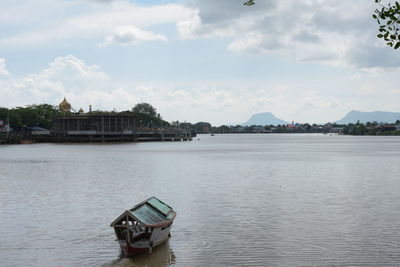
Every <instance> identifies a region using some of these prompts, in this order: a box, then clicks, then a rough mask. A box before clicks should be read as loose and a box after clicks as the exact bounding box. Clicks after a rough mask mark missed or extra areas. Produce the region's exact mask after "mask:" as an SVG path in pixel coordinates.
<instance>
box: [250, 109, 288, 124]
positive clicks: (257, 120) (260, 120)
mask: <svg viewBox="0 0 400 267" xmlns="http://www.w3.org/2000/svg"><path fill="white" fill-rule="evenodd" d="M279 124H281V125H282V124H287V122H286V121H284V120H281V119H278V118H277V117H275V116H274V114H272V113H271V112H264V113H257V114H254V115H253V116H251V118H250V119H249V120H248V121H247V122H245V123H243V126H251V125H279Z"/></svg>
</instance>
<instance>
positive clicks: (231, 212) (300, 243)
mask: <svg viewBox="0 0 400 267" xmlns="http://www.w3.org/2000/svg"><path fill="white" fill-rule="evenodd" d="M199 137H200V141H197V139H196V140H195V141H193V142H153V143H126V144H31V145H11V146H0V186H1V187H0V226H1V227H0V265H1V266H165V265H171V264H172V265H175V266H343V265H344V266H399V265H400V208H399V203H400V166H399V163H400V138H399V137H352V136H329V135H273V134H270V135H268V134H264V135H263V134H260V135H257V134H252V135H215V136H214V137H211V136H208V135H207V136H206V135H200V136H199ZM152 195H155V196H157V197H159V198H160V199H162V200H163V201H165V202H166V203H168V204H170V205H171V206H172V207H173V208H174V209H175V210H176V211H177V213H178V215H177V218H176V220H175V222H174V225H173V227H172V238H171V239H170V240H169V242H168V243H166V244H165V245H163V246H161V247H160V248H158V249H155V250H154V251H153V253H152V254H151V255H150V256H148V255H144V256H140V257H137V258H134V259H125V258H122V257H121V256H120V249H119V246H118V243H117V242H115V241H114V240H115V237H114V232H113V229H112V228H110V227H109V224H110V222H111V221H113V220H114V219H115V218H116V217H117V216H118V215H119V214H120V213H121V212H123V211H124V210H125V209H129V208H131V207H132V206H133V205H134V204H136V203H137V202H140V201H142V200H143V199H145V198H147V197H149V196H152Z"/></svg>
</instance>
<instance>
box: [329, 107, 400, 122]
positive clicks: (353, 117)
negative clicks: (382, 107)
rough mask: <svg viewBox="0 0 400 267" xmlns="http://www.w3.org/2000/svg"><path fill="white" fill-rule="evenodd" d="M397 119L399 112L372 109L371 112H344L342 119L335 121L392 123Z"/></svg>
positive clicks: (399, 115) (399, 116)
mask: <svg viewBox="0 0 400 267" xmlns="http://www.w3.org/2000/svg"><path fill="white" fill-rule="evenodd" d="M397 120H400V112H386V111H373V112H364V111H358V110H352V111H350V112H349V113H347V114H346V116H344V117H343V118H342V119H340V120H338V121H336V123H338V124H348V123H357V121H360V122H361V123H367V122H374V121H376V122H386V123H394V122H396V121H397Z"/></svg>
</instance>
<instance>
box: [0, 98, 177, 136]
mask: <svg viewBox="0 0 400 267" xmlns="http://www.w3.org/2000/svg"><path fill="white" fill-rule="evenodd" d="M101 113H107V114H109V113H116V114H131V115H133V116H134V117H135V119H136V122H137V125H138V127H148V128H154V127H170V126H171V124H170V123H169V122H167V121H165V120H163V118H162V117H161V115H160V113H157V109H156V108H155V107H153V106H152V105H150V104H148V103H139V104H136V105H135V106H134V107H133V108H132V109H131V110H126V111H122V112H116V111H101V110H95V111H92V112H90V114H101ZM77 114H78V112H62V111H60V110H59V108H58V107H57V106H53V105H50V104H39V105H28V106H25V107H15V108H6V107H0V120H2V121H3V122H5V123H6V124H8V123H9V124H10V126H11V128H12V129H14V130H17V131H18V130H24V129H32V128H38V127H39V128H43V129H50V127H51V122H52V119H53V118H54V117H57V116H61V115H77Z"/></svg>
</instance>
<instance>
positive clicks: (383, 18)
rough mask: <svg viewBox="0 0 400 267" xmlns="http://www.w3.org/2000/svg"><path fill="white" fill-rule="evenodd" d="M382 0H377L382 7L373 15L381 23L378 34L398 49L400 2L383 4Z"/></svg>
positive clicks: (399, 41)
mask: <svg viewBox="0 0 400 267" xmlns="http://www.w3.org/2000/svg"><path fill="white" fill-rule="evenodd" d="M381 2H382V0H375V3H377V4H378V5H379V6H380V7H379V8H377V9H376V10H375V14H373V15H372V17H373V18H374V19H375V20H376V21H377V22H378V24H379V25H380V26H379V34H378V35H377V36H378V38H382V39H383V40H385V42H386V44H387V45H388V46H390V47H393V48H394V49H397V48H399V47H400V33H399V30H400V29H399V24H400V4H399V2H397V1H396V2H395V3H394V4H392V3H388V4H387V5H382V4H381Z"/></svg>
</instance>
